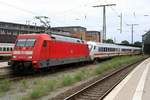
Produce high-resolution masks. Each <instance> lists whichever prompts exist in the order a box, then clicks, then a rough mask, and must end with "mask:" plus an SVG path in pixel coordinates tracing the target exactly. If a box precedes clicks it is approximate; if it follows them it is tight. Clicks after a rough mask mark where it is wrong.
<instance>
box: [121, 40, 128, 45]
mask: <svg viewBox="0 0 150 100" xmlns="http://www.w3.org/2000/svg"><path fill="white" fill-rule="evenodd" d="M121 44H124V45H129V42H128V41H127V40H124V41H122V42H121Z"/></svg>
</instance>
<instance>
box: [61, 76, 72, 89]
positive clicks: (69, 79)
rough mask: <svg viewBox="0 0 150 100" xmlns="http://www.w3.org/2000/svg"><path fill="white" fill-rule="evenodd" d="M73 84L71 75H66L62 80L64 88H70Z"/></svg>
mask: <svg viewBox="0 0 150 100" xmlns="http://www.w3.org/2000/svg"><path fill="white" fill-rule="evenodd" d="M72 83H73V78H72V77H71V76H69V75H65V76H64V77H63V79H62V86H68V85H71V84H72Z"/></svg>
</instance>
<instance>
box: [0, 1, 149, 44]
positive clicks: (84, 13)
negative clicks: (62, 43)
mask: <svg viewBox="0 0 150 100" xmlns="http://www.w3.org/2000/svg"><path fill="white" fill-rule="evenodd" d="M107 3H113V4H116V6H113V7H107V8H106V14H107V38H111V39H116V41H117V42H120V41H122V40H128V41H129V42H131V27H130V26H127V25H126V24H132V23H133V24H139V25H138V26H135V27H134V41H141V39H142V37H141V36H142V35H143V34H144V33H145V31H148V30H149V29H150V20H149V19H150V6H149V4H150V0H0V13H1V15H0V21H6V22H16V23H23V24H25V23H26V20H30V21H31V22H30V24H32V23H33V22H37V23H38V21H37V20H35V19H34V16H48V17H49V18H50V20H51V26H52V27H54V26H83V27H86V28H87V30H96V31H101V30H102V16H103V15H102V14H103V13H102V11H103V9H102V8H93V7H92V6H94V5H101V4H107ZM120 13H122V14H123V32H122V33H121V34H120V32H119V30H118V29H119V27H120V18H119V17H118V16H119V14H120ZM144 15H149V16H144Z"/></svg>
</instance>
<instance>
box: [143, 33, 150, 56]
mask: <svg viewBox="0 0 150 100" xmlns="http://www.w3.org/2000/svg"><path fill="white" fill-rule="evenodd" d="M142 41H143V42H142V43H143V45H142V46H143V51H144V53H145V54H150V31H148V32H147V33H145V34H144V35H143V36H142Z"/></svg>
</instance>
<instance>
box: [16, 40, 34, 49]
mask: <svg viewBox="0 0 150 100" xmlns="http://www.w3.org/2000/svg"><path fill="white" fill-rule="evenodd" d="M34 43H35V39H18V40H17V43H16V46H21V47H23V46H34Z"/></svg>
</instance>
